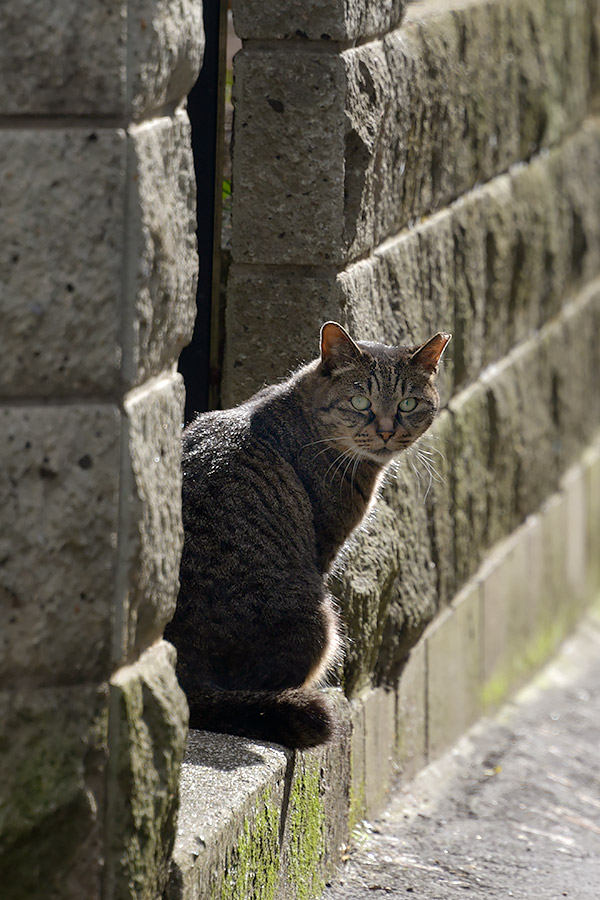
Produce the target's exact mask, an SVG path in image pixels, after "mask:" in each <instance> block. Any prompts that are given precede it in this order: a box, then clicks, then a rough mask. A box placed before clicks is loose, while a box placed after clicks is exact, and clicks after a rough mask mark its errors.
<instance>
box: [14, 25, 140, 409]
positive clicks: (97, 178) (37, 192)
mask: <svg viewBox="0 0 600 900" xmlns="http://www.w3.org/2000/svg"><path fill="white" fill-rule="evenodd" d="M62 15H64V13H62ZM0 157H2V158H3V159H4V160H6V162H5V163H4V164H3V166H2V171H1V173H0V194H1V196H2V205H3V209H4V212H3V214H2V217H1V218H0V234H1V240H0V311H1V316H2V328H1V329H0V356H1V357H2V360H3V365H2V371H1V373H0V392H1V393H2V394H4V395H7V394H12V395H13V396H24V395H25V396H26V395H32V396H41V395H49V394H52V395H54V396H56V395H66V394H69V395H73V394H77V393H84V394H85V393H88V394H95V395H96V396H100V395H103V394H110V393H112V392H114V391H115V389H116V386H117V385H118V381H119V366H120V362H121V345H120V334H119V309H120V300H121V278H122V274H121V267H122V257H121V248H122V244H123V215H124V199H123V191H124V178H125V136H124V133H123V132H122V131H120V130H114V129H104V128H95V127H94V126H93V125H90V127H89V128H86V129H81V128H79V129H75V128H73V129H49V130H42V131H26V130H15V131H12V130H3V131H2V132H0ZM48 159H52V160H53V164H52V167H48V166H47V164H46V163H47V160H48ZM90 210H93V212H94V214H93V215H90ZM90 322H92V323H93V327H90Z"/></svg>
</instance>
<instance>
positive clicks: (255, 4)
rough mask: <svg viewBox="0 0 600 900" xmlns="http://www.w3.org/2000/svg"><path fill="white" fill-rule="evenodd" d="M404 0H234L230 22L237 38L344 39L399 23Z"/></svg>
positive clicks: (378, 30) (381, 29)
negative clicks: (372, 0)
mask: <svg viewBox="0 0 600 900" xmlns="http://www.w3.org/2000/svg"><path fill="white" fill-rule="evenodd" d="M404 5H405V3H404V0H381V2H378V3H370V2H369V0H352V2H348V0H335V2H331V0H312V2H310V3H306V0H285V2H284V3H277V4H276V5H275V6H270V5H268V4H265V3H261V2H260V0H235V2H234V3H233V21H234V24H235V30H236V33H237V34H238V36H239V37H241V38H243V39H245V40H248V39H252V38H254V39H258V40H273V39H275V40H286V39H290V38H299V39H300V40H303V41H307V40H313V41H315V40H316V41H346V40H353V39H356V38H362V37H369V36H372V35H375V34H380V33H382V32H385V31H389V30H390V29H392V28H395V27H397V26H398V25H399V23H400V21H401V20H402V13H403V12H404Z"/></svg>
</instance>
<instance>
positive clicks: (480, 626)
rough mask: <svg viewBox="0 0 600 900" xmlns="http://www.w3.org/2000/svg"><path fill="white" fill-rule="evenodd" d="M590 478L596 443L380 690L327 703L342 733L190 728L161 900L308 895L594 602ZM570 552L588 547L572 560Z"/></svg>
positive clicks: (599, 474)
mask: <svg viewBox="0 0 600 900" xmlns="http://www.w3.org/2000/svg"><path fill="white" fill-rule="evenodd" d="M599 479H600V440H596V442H595V444H594V445H592V446H591V447H590V448H588V449H587V450H586V452H585V453H584V454H583V456H582V457H581V458H580V459H579V461H578V462H577V463H576V464H575V465H574V466H573V467H572V468H571V469H570V470H569V471H568V472H567V474H566V475H565V477H564V478H563V479H562V481H561V487H560V490H559V491H558V492H557V493H555V494H553V495H552V496H551V497H550V498H548V499H547V500H546V501H545V502H544V504H543V505H542V507H541V508H540V509H539V510H538V511H537V512H536V513H535V514H534V515H532V516H530V517H529V518H528V519H527V521H526V522H525V523H523V524H522V525H521V526H520V527H519V528H517V529H516V530H515V531H514V532H513V533H512V534H511V535H510V536H509V537H508V538H507V539H506V540H504V541H502V542H501V543H499V544H497V545H496V546H495V547H494V548H493V550H492V552H490V553H489V554H488V556H487V557H486V559H485V561H484V563H483V565H482V566H481V567H480V568H479V569H478V570H477V572H476V573H475V575H474V576H473V577H472V578H471V580H470V581H469V582H468V584H467V585H466V586H465V587H464V588H463V589H462V590H461V592H460V594H459V595H457V596H456V597H455V598H454V599H453V600H452V602H451V603H450V605H449V606H448V607H447V608H446V609H445V610H444V612H443V613H442V614H441V615H440V616H438V618H437V619H436V620H435V621H434V622H433V623H432V624H431V626H430V627H429V628H428V630H427V631H426V632H425V634H424V636H423V638H422V640H421V641H420V643H419V644H417V646H416V647H415V648H414V649H413V651H412V653H411V655H410V657H409V659H408V662H407V664H406V666H405V668H404V670H403V672H402V675H401V676H400V678H399V680H398V681H397V683H396V685H395V687H394V688H393V689H392V688H389V689H386V688H383V687H377V688H371V689H368V690H366V691H364V692H363V693H362V694H360V696H358V697H356V698H355V699H353V700H351V701H350V702H349V701H347V700H345V699H344V698H343V697H342V696H341V694H340V695H339V707H340V713H341V715H342V717H343V718H344V719H345V721H346V722H347V724H348V732H347V733H346V734H345V735H344V736H343V737H340V738H339V739H338V740H337V741H336V742H334V743H333V744H332V745H330V746H328V747H327V748H321V749H319V750H315V751H309V752H305V753H296V754H294V753H292V752H291V751H288V750H285V749H284V748H282V747H279V746H277V745H275V744H259V743H256V742H253V741H249V740H246V739H244V738H235V737H230V736H226V735H215V734H209V733H207V732H192V733H191V735H190V739H189V744H188V752H187V756H186V760H185V762H184V765H183V773H182V781H181V785H182V787H181V811H180V817H179V828H178V834H177V839H176V845H175V851H174V856H173V861H172V864H171V875H170V881H169V886H168V889H167V894H166V897H167V898H168V900H199V898H211V900H212V898H219V900H250V898H259V897H260V898H270V900H284V898H285V900H288V898H296V900H310V898H313V897H318V896H319V895H320V893H321V891H322V888H323V886H324V884H325V883H326V880H327V878H328V877H330V875H331V873H332V871H333V869H334V868H335V866H336V864H337V862H338V861H339V859H340V857H341V855H342V853H343V850H344V847H345V845H346V844H347V841H348V840H349V836H350V834H351V832H352V829H353V827H354V826H355V825H356V823H357V822H358V821H360V820H361V819H362V818H364V817H366V816H368V817H373V816H375V815H376V814H377V813H378V812H379V811H380V810H381V808H382V807H383V805H384V804H385V802H386V799H387V795H388V790H389V788H390V785H391V783H392V782H393V780H394V779H395V778H396V777H398V776H400V777H401V778H408V777H412V776H413V775H414V774H415V772H417V771H418V770H419V769H420V768H422V767H423V765H424V764H425V763H426V762H428V761H431V759H433V758H435V757H437V756H438V755H439V754H440V753H442V752H443V750H445V749H446V748H447V747H448V746H450V745H451V744H452V743H453V742H454V741H455V740H456V739H457V738H458V737H459V736H460V735H461V734H462V733H463V732H465V731H466V730H467V729H468V728H469V727H470V725H472V724H473V722H474V721H476V719H477V718H479V717H480V716H481V715H482V714H483V713H484V712H486V711H488V710H489V709H491V708H494V707H496V706H497V705H499V704H500V703H501V702H502V701H503V700H505V699H506V697H507V696H508V695H509V694H510V693H511V692H512V691H514V690H515V689H516V688H517V687H519V686H520V685H521V684H523V683H524V681H525V680H527V679H528V678H530V677H531V676H532V675H533V673H534V672H535V671H536V670H537V669H538V668H539V667H541V665H542V664H543V663H545V662H546V661H547V660H548V659H549V657H550V656H551V655H552V653H553V652H554V651H555V650H556V648H557V647H558V645H559V643H560V642H561V640H562V639H563V638H564V637H565V636H566V635H567V634H568V633H569V631H570V630H571V629H572V628H573V627H574V625H575V624H576V622H577V621H578V620H579V619H580V618H581V617H582V615H583V614H584V612H585V610H586V607H587V606H588V605H589V603H590V602H592V600H593V599H594V598H595V597H596V596H597V594H598V590H599V587H600V584H599V579H598V578H597V562H596V558H595V557H596V556H597V543H590V542H593V541H595V542H597V540H598V519H597V517H596V518H594V517H593V516H592V515H591V513H592V511H594V510H595V511H596V512H597V507H598V493H597V487H598V483H599ZM584 486H585V487H586V489H585V490H584ZM592 486H595V490H596V493H592V491H591V490H590V488H591V487H592ZM570 536H573V540H571V539H570ZM575 537H577V541H575ZM576 545H577V546H581V545H583V546H584V547H586V548H590V547H596V552H595V553H590V552H589V549H586V550H585V551H584V552H583V555H582V553H581V552H580V551H578V555H577V554H574V548H575V546H576Z"/></svg>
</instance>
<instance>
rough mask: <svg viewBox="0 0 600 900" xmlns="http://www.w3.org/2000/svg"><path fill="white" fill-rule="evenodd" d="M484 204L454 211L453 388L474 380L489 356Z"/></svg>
mask: <svg viewBox="0 0 600 900" xmlns="http://www.w3.org/2000/svg"><path fill="white" fill-rule="evenodd" d="M485 233H486V231H485V225H484V220H483V209H482V205H481V204H479V203H477V202H472V200H471V199H470V198H466V199H461V200H459V201H458V202H457V203H456V204H455V205H454V206H453V208H452V238H453V245H454V246H453V249H454V261H455V268H454V278H453V280H452V284H453V287H452V291H453V295H454V325H453V328H452V331H453V338H452V359H453V361H454V366H453V371H454V387H455V389H456V387H457V386H459V385H462V384H464V383H465V382H469V381H473V380H474V379H475V378H476V377H477V374H478V373H479V372H480V371H481V369H482V367H483V364H484V359H485V357H486V349H485V348H486V341H485V335H484V323H485V312H486V308H485V302H486V299H487V298H486V245H487V243H488V242H487V241H486V240H485V239H484V234H485Z"/></svg>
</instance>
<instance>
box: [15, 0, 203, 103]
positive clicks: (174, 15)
mask: <svg viewBox="0 0 600 900" xmlns="http://www.w3.org/2000/svg"><path fill="white" fill-rule="evenodd" d="M6 12H7V19H6V21H5V26H4V37H3V41H2V47H1V48H0V72H1V74H2V78H1V79H0V83H1V84H2V90H1V94H0V109H1V110H2V113H4V114H8V115H24V114H28V115H54V116H58V115H63V116H67V115H77V116H93V115H96V116H123V117H125V116H129V115H130V114H133V116H134V118H141V117H142V116H143V115H145V114H147V113H148V112H153V111H156V110H158V109H160V108H161V107H163V106H165V105H166V104H169V103H172V104H176V103H178V102H179V101H180V100H181V99H182V98H183V97H184V96H185V95H186V94H187V93H188V91H189V89H190V88H191V87H192V85H193V84H194V82H195V80H196V78H197V75H198V72H199V71H200V65H201V62H202V51H203V46H204V40H203V28H202V8H201V6H200V5H199V4H197V3H194V2H192V0H183V2H181V3H179V4H177V5H173V4H172V3H168V2H166V0H134V2H132V3H129V4H127V3H125V2H123V0H121V2H117V3H111V2H108V0H101V2H100V3H95V4H94V5H93V6H91V7H88V6H85V5H84V4H80V3H77V2H75V0H66V2H65V3H62V4H61V5H60V7H58V6H55V5H53V4H50V3H48V2H47V0H26V2H24V3H21V4H18V5H17V6H15V7H13V8H12V9H10V10H7V11H6ZM65 23H68V27H65ZM126 72H127V74H128V75H129V78H127V77H126ZM128 91H129V93H130V96H127V92H128Z"/></svg>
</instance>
